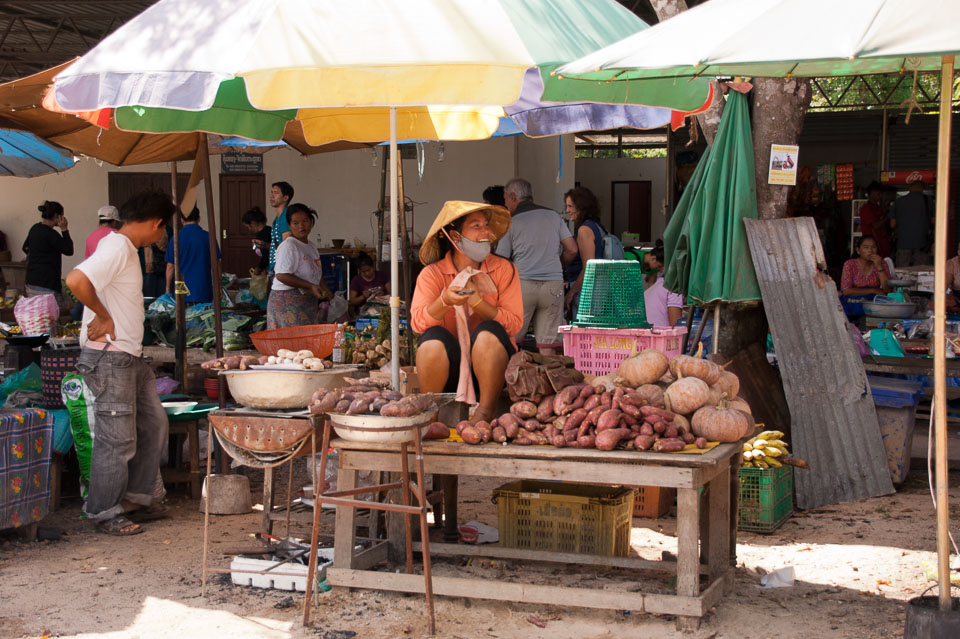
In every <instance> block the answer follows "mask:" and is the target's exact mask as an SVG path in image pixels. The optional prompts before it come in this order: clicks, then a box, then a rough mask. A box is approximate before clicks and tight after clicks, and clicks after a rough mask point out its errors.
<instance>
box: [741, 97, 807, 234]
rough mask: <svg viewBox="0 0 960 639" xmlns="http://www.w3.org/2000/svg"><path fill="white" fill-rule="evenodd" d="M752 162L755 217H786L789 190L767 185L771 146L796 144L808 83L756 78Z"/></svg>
mask: <svg viewBox="0 0 960 639" xmlns="http://www.w3.org/2000/svg"><path fill="white" fill-rule="evenodd" d="M753 85H754V88H753V116H752V117H751V125H752V127H753V161H754V163H755V165H756V169H755V174H756V181H757V214H758V216H759V218H760V219H761V220H773V219H777V218H781V217H786V216H787V198H788V197H789V195H790V191H791V189H793V188H794V187H791V186H782V185H777V184H767V172H768V169H769V168H770V145H771V144H796V143H797V140H798V139H800V131H801V129H803V118H804V116H805V115H806V114H807V107H809V106H810V95H811V92H810V80H807V79H806V78H803V79H797V78H784V79H780V78H756V79H755V80H754V81H753Z"/></svg>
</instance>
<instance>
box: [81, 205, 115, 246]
mask: <svg viewBox="0 0 960 639" xmlns="http://www.w3.org/2000/svg"><path fill="white" fill-rule="evenodd" d="M97 217H98V218H99V219H100V226H98V227H97V230H96V231H94V232H93V233H91V234H90V235H88V236H87V244H86V247H85V249H84V253H83V259H87V258H88V257H90V256H91V255H93V252H94V251H96V250H97V245H98V244H99V243H100V240H102V239H103V238H105V237H106V236H108V235H110V234H111V233H116V232H117V229H118V228H120V212H119V211H118V210H117V207H115V206H110V205H109V204H108V205H107V206H101V207H100V209H99V210H98V211H97Z"/></svg>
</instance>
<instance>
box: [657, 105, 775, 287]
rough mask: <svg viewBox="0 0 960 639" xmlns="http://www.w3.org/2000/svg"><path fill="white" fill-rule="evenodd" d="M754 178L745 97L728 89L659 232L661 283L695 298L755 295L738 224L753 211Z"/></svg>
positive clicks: (753, 277) (750, 263)
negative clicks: (710, 137)
mask: <svg viewBox="0 0 960 639" xmlns="http://www.w3.org/2000/svg"><path fill="white" fill-rule="evenodd" d="M754 180H755V177H754V172H753V138H752V135H751V132H750V113H749V108H748V105H747V97H746V96H745V95H743V94H741V93H739V92H737V91H731V92H730V95H729V96H728V98H727V105H726V107H725V108H724V110H723V118H722V119H721V121H720V128H719V129H718V130H717V136H716V138H715V139H714V143H713V146H712V147H709V148H707V151H706V153H704V154H703V157H702V158H700V163H699V164H698V165H697V170H696V171H695V172H694V174H693V177H692V178H691V179H690V182H689V183H688V184H687V186H686V188H685V189H684V191H683V196H682V197H681V198H680V202H679V203H678V204H677V209H676V211H675V212H674V214H673V217H671V218H670V223H669V224H668V225H667V228H666V230H665V231H664V232H663V248H664V255H665V259H666V265H665V272H664V285H665V286H666V288H667V289H669V290H671V291H675V292H678V293H683V294H684V295H685V296H686V297H688V298H689V299H691V300H693V301H695V302H697V303H700V304H703V303H706V302H713V301H717V300H720V301H724V302H743V301H747V300H758V299H760V287H759V286H758V285H757V276H756V274H755V273H754V270H753V260H752V259H751V258H750V248H749V246H748V245H747V236H746V231H745V229H744V226H743V218H745V217H749V218H753V219H756V217H757V190H756V185H755V182H754Z"/></svg>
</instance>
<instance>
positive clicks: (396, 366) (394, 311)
mask: <svg viewBox="0 0 960 639" xmlns="http://www.w3.org/2000/svg"><path fill="white" fill-rule="evenodd" d="M397 155H398V154H397V108H396V107H390V345H391V346H392V347H393V350H391V351H390V352H391V356H390V360H391V361H390V379H391V381H392V382H393V390H400V349H399V348H397V345H398V344H399V343H400V297H399V290H400V286H399V285H400V281H399V280H400V273H399V269H398V267H397V257H398V251H399V249H400V246H399V245H400V237H399V230H398V229H397V206H398V204H397V164H398V161H397Z"/></svg>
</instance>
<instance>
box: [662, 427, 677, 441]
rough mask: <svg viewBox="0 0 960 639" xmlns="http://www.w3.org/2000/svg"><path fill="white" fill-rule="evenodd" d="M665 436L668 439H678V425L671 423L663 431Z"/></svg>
mask: <svg viewBox="0 0 960 639" xmlns="http://www.w3.org/2000/svg"><path fill="white" fill-rule="evenodd" d="M663 436H664V437H666V438H667V439H676V438H677V437H679V436H680V433H679V432H677V427H676V426H674V425H673V424H670V425H668V426H667V428H666V429H665V430H664V431H663Z"/></svg>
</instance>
